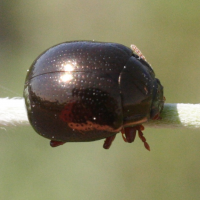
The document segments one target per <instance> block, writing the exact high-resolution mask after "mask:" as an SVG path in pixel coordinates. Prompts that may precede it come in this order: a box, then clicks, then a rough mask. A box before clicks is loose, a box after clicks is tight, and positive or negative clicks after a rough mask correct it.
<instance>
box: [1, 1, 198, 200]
mask: <svg viewBox="0 0 200 200" xmlns="http://www.w3.org/2000/svg"><path fill="white" fill-rule="evenodd" d="M199 10H200V1H198V0H194V1H181V0H169V1H166V0H161V1H148V0H143V1H141V0H135V1H134V0H124V1H120V0H116V1H106V0H101V1H100V0H92V1H89V0H88V1H87V0H81V1H78V0H73V1H72V0H51V1H48V0H43V1H41V0H34V1H25V0H16V1H13V0H10V1H6V0H0V86H4V87H6V88H8V89H10V90H12V91H14V92H15V93H17V94H18V95H16V94H14V93H12V92H10V91H7V90H5V89H2V88H0V96H1V97H5V96H9V97H13V96H22V92H23V84H24V79H25V76H26V70H27V69H28V68H29V66H30V65H31V63H32V62H33V60H34V59H35V58H36V57H37V56H38V55H39V54H40V53H41V52H43V51H44V50H45V49H47V48H49V47H50V46H53V45H55V44H57V43H60V42H64V41H70V40H93V39H94V40H97V41H108V42H109V41H110V42H117V43H122V44H124V45H126V46H130V44H132V43H133V44H136V45H137V46H138V47H139V48H140V49H141V50H142V52H143V54H144V55H145V56H146V58H147V60H148V62H149V63H151V65H152V66H153V68H154V70H155V72H156V75H157V77H159V79H160V80H161V82H162V84H163V85H164V89H165V96H166V99H167V101H166V102H168V103H175V102H176V103H177V102H179V103H199V102H200V86H199V82H198V81H199V74H200V66H199V63H200V56H199V54H200V23H199V22H200V12H199ZM144 134H145V136H146V138H147V140H148V142H149V144H150V146H151V152H148V151H146V150H145V149H144V147H143V144H142V143H141V141H140V140H139V139H138V138H137V139H136V141H135V142H134V143H133V144H126V143H124V142H123V141H122V139H121V135H120V134H119V135H118V137H117V138H116V140H115V142H114V143H113V145H112V147H111V149H110V150H108V151H106V150H104V149H103V148H102V145H103V141H102V140H101V141H97V142H90V143H68V144H65V145H63V146H61V147H58V148H55V149H53V148H50V146H49V142H48V140H46V139H44V138H42V137H40V136H38V135H37V134H36V133H35V132H34V131H33V129H32V128H31V127H25V128H24V127H14V128H7V129H6V131H5V130H4V129H1V127H0V199H4V200H7V199H8V200H10V199H14V200H18V199H19V200H21V199H28V200H32V199H33V200H36V199H48V200H55V199H57V200H62V199H81V200H90V199H91V200H93V199H95V200H102V199H104V200H111V199H115V200H121V199H126V200H129V199H130V200H133V199H136V200H137V199H138V200H139V199H142V200H145V199H148V200H151V199H152V200H157V199H158V200H160V199H164V200H165V199H176V200H178V199H181V200H184V199H199V196H200V167H199V166H200V160H199V156H200V145H199V140H200V130H189V129H185V130H183V129H167V130H166V129H150V128H146V130H145V132H144Z"/></svg>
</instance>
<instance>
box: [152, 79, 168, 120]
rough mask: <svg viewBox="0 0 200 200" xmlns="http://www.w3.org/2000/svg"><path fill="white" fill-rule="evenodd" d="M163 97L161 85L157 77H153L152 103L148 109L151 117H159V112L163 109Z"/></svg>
mask: <svg viewBox="0 0 200 200" xmlns="http://www.w3.org/2000/svg"><path fill="white" fill-rule="evenodd" d="M164 102H165V97H164V96H163V86H162V85H161V83H160V81H159V79H157V78H155V81H154V85H153V94H152V104H151V111H150V118H151V119H159V118H160V113H161V112H162V110H163V107H164Z"/></svg>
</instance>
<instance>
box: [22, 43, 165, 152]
mask: <svg viewBox="0 0 200 200" xmlns="http://www.w3.org/2000/svg"><path fill="white" fill-rule="evenodd" d="M134 52H136V53H137V54H136V53H134ZM24 97H25V102H26V108H27V113H28V118H29V121H30V123H31V125H32V126H33V128H34V129H35V131H36V132H37V133H39V134H40V135H42V136H43V137H45V138H48V139H50V140H51V143H50V144H51V146H52V147H55V146H58V145H61V144H63V143H65V142H86V141H94V140H100V139H103V138H106V140H105V142H104V148H105V149H108V148H109V147H110V145H111V143H112V141H113V140H114V138H115V135H116V134H117V133H118V132H120V131H121V132H122V135H123V138H124V140H125V141H126V142H129V143H130V142H133V141H134V139H135V135H136V131H138V133H139V137H140V138H141V139H142V141H143V142H144V145H145V147H146V148H147V149H148V150H150V148H149V145H148V144H147V142H146V139H145V138H144V136H143V133H142V130H143V129H144V127H143V126H142V125H141V124H142V123H144V122H146V121H147V120H148V119H149V118H151V119H159V116H160V112H161V111H162V109H163V105H164V97H163V87H162V85H161V84H160V81H159V80H158V79H156V78H155V74H154V72H153V69H152V68H151V66H150V65H149V64H148V63H147V62H146V61H145V58H144V57H143V56H142V54H141V52H140V51H139V50H138V49H137V48H136V47H135V46H131V49H130V48H128V47H125V46H123V45H121V44H117V43H105V42H92V41H74V42H65V43H62V44H59V45H56V46H54V47H52V48H50V49H48V50H47V51H45V52H44V53H42V54H41V55H40V56H39V57H38V58H37V59H36V60H35V61H34V63H33V64H32V66H31V68H30V70H29V71H28V74H27V77H26V81H25V88H24Z"/></svg>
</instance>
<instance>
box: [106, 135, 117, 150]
mask: <svg viewBox="0 0 200 200" xmlns="http://www.w3.org/2000/svg"><path fill="white" fill-rule="evenodd" d="M115 137H116V135H113V136H110V137H107V138H106V139H105V141H104V144H103V148H104V149H109V148H110V146H111V144H112V142H113V140H114V139H115Z"/></svg>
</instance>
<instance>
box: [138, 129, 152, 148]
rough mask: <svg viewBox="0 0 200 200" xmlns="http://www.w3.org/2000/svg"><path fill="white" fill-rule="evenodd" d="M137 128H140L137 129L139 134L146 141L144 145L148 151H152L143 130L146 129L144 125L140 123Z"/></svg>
mask: <svg viewBox="0 0 200 200" xmlns="http://www.w3.org/2000/svg"><path fill="white" fill-rule="evenodd" d="M137 128H138V129H137V130H138V136H139V138H140V139H141V140H142V142H143V143H144V147H145V148H146V149H147V150H148V151H150V146H149V144H148V143H147V142H146V138H145V137H144V135H143V132H142V130H144V126H142V125H138V126H137Z"/></svg>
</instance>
